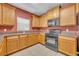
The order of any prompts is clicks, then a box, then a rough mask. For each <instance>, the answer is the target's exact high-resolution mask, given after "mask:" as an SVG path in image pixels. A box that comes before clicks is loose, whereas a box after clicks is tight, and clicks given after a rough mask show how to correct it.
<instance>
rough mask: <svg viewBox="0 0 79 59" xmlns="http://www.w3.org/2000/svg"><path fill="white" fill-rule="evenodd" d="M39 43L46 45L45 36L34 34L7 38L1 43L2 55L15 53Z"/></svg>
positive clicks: (0, 50) (0, 51)
mask: <svg viewBox="0 0 79 59" xmlns="http://www.w3.org/2000/svg"><path fill="white" fill-rule="evenodd" d="M38 42H40V43H42V44H45V34H38V33H37V34H36V33H34V34H22V35H10V36H5V37H4V39H3V40H2V41H0V55H7V54H10V53H13V52H15V51H18V50H20V49H23V48H25V47H29V46H31V45H34V44H36V43H38Z"/></svg>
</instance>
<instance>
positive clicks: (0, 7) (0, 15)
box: [0, 4, 2, 24]
mask: <svg viewBox="0 0 79 59" xmlns="http://www.w3.org/2000/svg"><path fill="white" fill-rule="evenodd" d="M0 24H2V4H0Z"/></svg>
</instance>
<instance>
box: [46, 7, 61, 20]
mask: <svg viewBox="0 0 79 59" xmlns="http://www.w3.org/2000/svg"><path fill="white" fill-rule="evenodd" d="M59 12H60V7H59V6H57V7H55V8H53V9H51V10H49V11H48V12H47V19H48V20H49V19H55V18H59Z"/></svg>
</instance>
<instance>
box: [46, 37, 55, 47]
mask: <svg viewBox="0 0 79 59" xmlns="http://www.w3.org/2000/svg"><path fill="white" fill-rule="evenodd" d="M46 44H47V45H49V46H52V47H57V38H53V37H46Z"/></svg>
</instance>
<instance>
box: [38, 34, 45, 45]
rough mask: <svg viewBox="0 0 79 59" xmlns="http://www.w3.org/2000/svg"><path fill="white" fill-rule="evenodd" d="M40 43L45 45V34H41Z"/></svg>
mask: <svg viewBox="0 0 79 59" xmlns="http://www.w3.org/2000/svg"><path fill="white" fill-rule="evenodd" d="M38 42H39V43H41V44H45V34H39V38H38Z"/></svg>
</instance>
